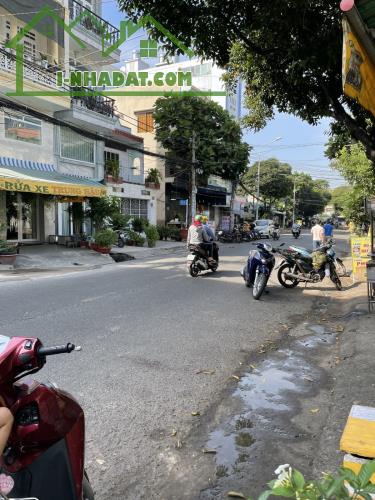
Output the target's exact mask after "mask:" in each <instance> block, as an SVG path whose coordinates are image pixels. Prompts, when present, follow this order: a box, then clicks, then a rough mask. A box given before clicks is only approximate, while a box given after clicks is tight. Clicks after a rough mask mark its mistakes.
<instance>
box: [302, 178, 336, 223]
mask: <svg viewBox="0 0 375 500" xmlns="http://www.w3.org/2000/svg"><path fill="white" fill-rule="evenodd" d="M293 181H294V182H295V187H296V206H295V212H296V216H297V217H298V216H299V217H304V218H309V217H313V216H314V215H316V214H320V213H322V212H323V211H324V208H325V206H326V205H327V203H328V202H329V201H330V199H331V193H330V189H329V184H328V182H327V181H326V180H324V179H313V178H312V177H311V176H310V175H308V174H305V173H303V172H297V173H295V174H294V175H293Z"/></svg>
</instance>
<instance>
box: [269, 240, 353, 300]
mask: <svg viewBox="0 0 375 500" xmlns="http://www.w3.org/2000/svg"><path fill="white" fill-rule="evenodd" d="M279 253H280V255H282V257H283V261H282V262H281V264H280V265H279V266H278V268H279V270H278V273H277V278H278V280H279V282H280V284H281V285H282V286H283V287H285V288H295V287H296V286H297V285H298V284H299V283H306V284H307V283H319V282H321V281H323V280H324V278H325V277H329V278H330V279H331V281H332V282H333V283H334V285H335V286H336V289H337V290H342V283H341V280H340V277H339V275H341V276H345V275H346V269H345V266H344V263H343V262H342V260H341V259H339V258H338V257H336V252H335V250H334V248H333V245H332V243H329V244H328V245H324V246H322V247H320V248H319V249H318V250H316V251H314V252H312V253H310V252H308V251H307V250H306V249H305V248H301V247H297V246H290V247H289V248H287V249H286V250H279Z"/></svg>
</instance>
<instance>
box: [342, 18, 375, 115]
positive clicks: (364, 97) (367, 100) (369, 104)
mask: <svg viewBox="0 0 375 500" xmlns="http://www.w3.org/2000/svg"><path fill="white" fill-rule="evenodd" d="M343 31H344V44H343V68H342V80H343V89H344V93H345V94H346V95H347V96H349V97H352V98H353V99H355V100H356V101H358V102H359V103H360V104H361V105H362V106H363V107H364V108H366V109H367V110H368V111H370V112H371V113H372V114H373V115H374V116H375V66H374V65H373V64H372V62H371V61H370V58H369V57H368V56H367V54H366V52H365V50H364V49H363V47H362V45H361V44H360V43H359V41H358V39H357V37H356V36H355V34H354V33H353V31H352V29H351V27H350V24H349V23H348V21H347V20H346V19H344V20H343Z"/></svg>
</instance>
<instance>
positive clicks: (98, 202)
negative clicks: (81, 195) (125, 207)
mask: <svg viewBox="0 0 375 500" xmlns="http://www.w3.org/2000/svg"><path fill="white" fill-rule="evenodd" d="M119 214H121V199H120V198H115V197H110V196H105V197H103V198H91V199H90V206H89V208H88V209H87V210H86V212H85V216H86V217H88V218H90V219H91V220H92V222H93V224H94V227H95V230H96V231H101V230H102V229H105V228H106V227H108V226H109V225H111V224H112V218H113V219H115V220H116V222H117V220H118V217H119ZM124 222H125V221H124Z"/></svg>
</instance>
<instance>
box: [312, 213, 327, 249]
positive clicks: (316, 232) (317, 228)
mask: <svg viewBox="0 0 375 500" xmlns="http://www.w3.org/2000/svg"><path fill="white" fill-rule="evenodd" d="M311 234H312V237H313V250H318V248H320V247H321V246H322V244H323V240H324V229H323V226H321V225H320V223H319V221H318V220H317V221H315V224H314V225H313V227H312V228H311Z"/></svg>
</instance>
